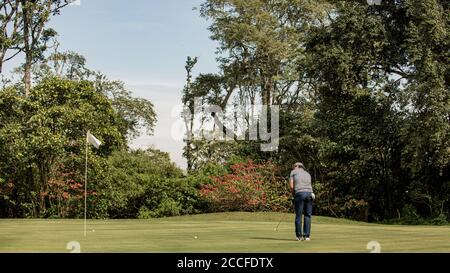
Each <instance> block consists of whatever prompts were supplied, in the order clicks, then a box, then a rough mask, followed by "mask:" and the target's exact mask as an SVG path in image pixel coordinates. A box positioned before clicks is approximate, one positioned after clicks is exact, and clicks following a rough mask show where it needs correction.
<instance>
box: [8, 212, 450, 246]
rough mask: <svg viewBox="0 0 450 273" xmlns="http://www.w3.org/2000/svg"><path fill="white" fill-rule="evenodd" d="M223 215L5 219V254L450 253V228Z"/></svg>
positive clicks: (235, 214)
mask: <svg viewBox="0 0 450 273" xmlns="http://www.w3.org/2000/svg"><path fill="white" fill-rule="evenodd" d="M281 217H282V214H279V213H217V214H203V215H194V216H181V217H172V218H163V219H151V220H89V221H88V233H87V236H86V237H84V236H83V232H82V229H83V221H82V220H4V219H3V220H0V252H69V250H67V249H66V245H67V243H68V242H69V241H78V242H79V243H80V244H81V251H82V252H369V250H367V248H366V247H367V243H368V242H369V241H377V242H379V243H380V245H381V252H450V226H441V227H438V226H395V225H376V224H367V223H359V222H353V221H348V220H342V219H333V218H326V217H313V230H312V240H311V241H309V242H297V241H295V240H294V232H293V228H294V227H293V218H294V216H293V215H292V214H285V215H284V216H283V218H284V220H283V222H282V223H281V224H280V226H279V229H278V231H275V230H274V229H275V227H276V226H277V223H278V221H279V220H280V218H281Z"/></svg>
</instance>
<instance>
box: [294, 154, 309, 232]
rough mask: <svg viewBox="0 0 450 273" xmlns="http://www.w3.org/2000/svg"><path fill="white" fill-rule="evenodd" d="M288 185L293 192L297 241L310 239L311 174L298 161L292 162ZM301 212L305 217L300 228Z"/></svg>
mask: <svg viewBox="0 0 450 273" xmlns="http://www.w3.org/2000/svg"><path fill="white" fill-rule="evenodd" d="M289 185H290V187H291V190H292V193H293V194H294V208H295V236H296V238H297V240H298V241H303V240H306V241H310V240H311V238H310V235H311V214H312V209H313V199H314V194H313V190H312V186H311V175H310V174H309V173H308V172H307V171H306V170H305V166H303V164H302V163H300V162H298V163H295V164H294V166H293V170H292V171H291V175H290V179H289ZM303 213H304V216H305V219H304V221H303V229H302V214H303Z"/></svg>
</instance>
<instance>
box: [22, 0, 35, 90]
mask: <svg viewBox="0 0 450 273" xmlns="http://www.w3.org/2000/svg"><path fill="white" fill-rule="evenodd" d="M22 7H23V36H24V43H25V44H24V52H25V66H24V75H23V83H24V86H25V97H28V96H29V94H30V89H31V65H32V62H33V52H32V48H31V47H30V41H29V37H30V19H31V18H30V11H29V9H28V7H27V0H22Z"/></svg>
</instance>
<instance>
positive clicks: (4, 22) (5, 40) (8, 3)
mask: <svg viewBox="0 0 450 273" xmlns="http://www.w3.org/2000/svg"><path fill="white" fill-rule="evenodd" d="M19 5H20V1H19V0H14V1H13V0H5V1H2V2H1V3H0V74H1V73H2V71H3V63H5V62H7V61H9V60H11V59H12V58H14V57H15V56H17V54H19V53H20V52H21V50H20V47H19V45H20V36H19V31H20V26H21V24H20V16H19V15H18V12H19V11H18V10H19ZM8 50H12V51H13V53H12V54H10V55H7V51H8Z"/></svg>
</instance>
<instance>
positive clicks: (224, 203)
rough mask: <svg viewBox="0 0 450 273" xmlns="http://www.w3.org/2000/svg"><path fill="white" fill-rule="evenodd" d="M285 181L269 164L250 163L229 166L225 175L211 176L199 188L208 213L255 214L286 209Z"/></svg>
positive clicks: (287, 197)
mask: <svg viewBox="0 0 450 273" xmlns="http://www.w3.org/2000/svg"><path fill="white" fill-rule="evenodd" d="M287 192H288V191H287V184H286V181H285V180H284V179H283V178H282V177H281V176H279V175H278V168H277V167H276V166H275V165H274V164H273V163H271V162H266V163H261V164H257V163H254V162H253V161H251V160H250V161H247V162H240V163H237V164H233V165H231V166H229V173H228V174H225V175H222V176H211V177H210V183H207V184H204V185H203V186H202V187H201V188H200V195H201V196H202V197H204V198H205V199H206V200H207V202H208V203H209V209H210V211H257V210H277V211H279V210H285V209H288V204H289V201H288V200H289V196H288V195H287V194H286V193H287Z"/></svg>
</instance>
